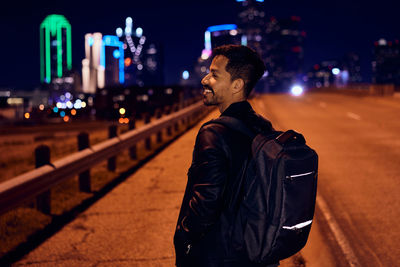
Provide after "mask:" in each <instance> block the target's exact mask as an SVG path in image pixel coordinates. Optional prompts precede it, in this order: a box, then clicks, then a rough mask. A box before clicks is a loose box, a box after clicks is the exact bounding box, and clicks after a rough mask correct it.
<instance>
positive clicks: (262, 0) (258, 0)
mask: <svg viewBox="0 0 400 267" xmlns="http://www.w3.org/2000/svg"><path fill="white" fill-rule="evenodd" d="M256 1H257V2H260V3H263V2H264V0H256Z"/></svg>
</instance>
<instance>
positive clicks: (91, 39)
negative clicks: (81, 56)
mask: <svg viewBox="0 0 400 267" xmlns="http://www.w3.org/2000/svg"><path fill="white" fill-rule="evenodd" d="M88 43H89V46H92V45H93V43H94V39H93V37H89V40H88Z"/></svg>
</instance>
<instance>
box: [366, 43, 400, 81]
mask: <svg viewBox="0 0 400 267" xmlns="http://www.w3.org/2000/svg"><path fill="white" fill-rule="evenodd" d="M373 53H374V54H373V61H372V82H373V83H377V84H395V85H400V45H399V41H398V40H396V41H394V42H392V41H387V40H385V39H380V40H379V41H376V42H375V48H374V51H373Z"/></svg>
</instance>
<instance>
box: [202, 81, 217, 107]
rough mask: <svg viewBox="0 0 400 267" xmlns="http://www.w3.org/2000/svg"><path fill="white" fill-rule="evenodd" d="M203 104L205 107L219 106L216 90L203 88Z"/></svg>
mask: <svg viewBox="0 0 400 267" xmlns="http://www.w3.org/2000/svg"><path fill="white" fill-rule="evenodd" d="M203 88H204V91H203V104H204V105H205V106H216V105H218V101H217V99H216V96H215V93H214V90H213V89H212V88H211V87H210V86H207V85H205V86H203Z"/></svg>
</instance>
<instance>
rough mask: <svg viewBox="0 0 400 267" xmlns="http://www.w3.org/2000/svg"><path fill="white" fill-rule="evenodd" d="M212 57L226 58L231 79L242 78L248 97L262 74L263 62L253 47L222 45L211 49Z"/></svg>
mask: <svg viewBox="0 0 400 267" xmlns="http://www.w3.org/2000/svg"><path fill="white" fill-rule="evenodd" d="M212 56H213V58H215V57H216V56H224V57H226V58H228V63H227V64H226V71H227V72H228V73H229V74H230V75H231V80H232V81H234V80H236V79H239V78H240V79H243V81H244V93H245V96H246V97H248V96H249V95H250V92H251V90H252V89H253V88H254V86H255V85H256V83H257V82H258V80H260V79H261V77H262V76H263V75H264V72H265V69H266V68H265V64H264V62H263V61H262V60H261V58H260V56H259V55H258V54H257V52H256V51H254V50H253V49H251V48H249V47H247V46H243V45H223V46H219V47H216V48H214V49H213V52H212Z"/></svg>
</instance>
